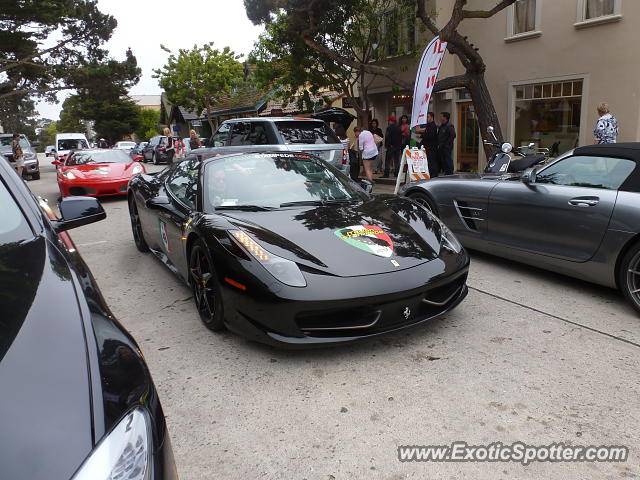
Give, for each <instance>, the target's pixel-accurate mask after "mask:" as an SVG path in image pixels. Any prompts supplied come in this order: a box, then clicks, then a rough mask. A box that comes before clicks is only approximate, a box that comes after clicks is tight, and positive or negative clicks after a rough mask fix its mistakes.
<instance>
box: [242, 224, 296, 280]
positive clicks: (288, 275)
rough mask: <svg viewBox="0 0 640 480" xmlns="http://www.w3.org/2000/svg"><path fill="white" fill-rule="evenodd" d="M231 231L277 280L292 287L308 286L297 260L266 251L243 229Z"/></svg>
mask: <svg viewBox="0 0 640 480" xmlns="http://www.w3.org/2000/svg"><path fill="white" fill-rule="evenodd" d="M230 233H231V235H233V238H235V239H236V240H237V241H238V243H240V245H242V246H243V247H244V248H245V249H246V250H247V251H248V252H249V253H250V254H251V256H252V257H253V258H255V259H256V260H257V261H258V262H260V264H261V265H262V266H263V267H264V268H266V269H267V271H268V272H269V273H270V274H271V275H273V276H274V277H275V278H276V279H277V280H279V281H281V282H282V283H284V284H285V285H289V286H291V287H306V286H307V281H306V280H305V279H304V276H303V275H302V272H301V271H300V269H299V268H298V265H297V264H296V263H295V262H292V261H291V260H287V259H286V258H282V257H278V256H277V255H273V254H272V253H271V252H268V251H266V250H265V249H263V248H262V247H261V246H260V245H259V244H258V243H257V242H256V241H255V240H254V239H253V238H251V237H250V236H249V235H247V234H246V233H244V232H243V231H241V230H232V231H231V232H230Z"/></svg>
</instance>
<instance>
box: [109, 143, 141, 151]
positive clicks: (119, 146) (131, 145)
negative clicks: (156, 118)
mask: <svg viewBox="0 0 640 480" xmlns="http://www.w3.org/2000/svg"><path fill="white" fill-rule="evenodd" d="M135 146H136V142H128V141H127V142H124V141H123V142H116V144H115V146H114V147H113V148H114V149H115V150H132V149H133V148H134V147H135Z"/></svg>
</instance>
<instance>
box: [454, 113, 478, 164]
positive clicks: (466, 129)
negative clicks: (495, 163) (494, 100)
mask: <svg viewBox="0 0 640 480" xmlns="http://www.w3.org/2000/svg"><path fill="white" fill-rule="evenodd" d="M479 137H480V134H479V131H478V118H477V117H476V112H475V108H474V106H473V103H472V102H461V103H458V142H457V144H458V147H457V148H458V151H457V153H458V170H459V171H462V172H471V171H474V170H478V143H479V141H480V138H479Z"/></svg>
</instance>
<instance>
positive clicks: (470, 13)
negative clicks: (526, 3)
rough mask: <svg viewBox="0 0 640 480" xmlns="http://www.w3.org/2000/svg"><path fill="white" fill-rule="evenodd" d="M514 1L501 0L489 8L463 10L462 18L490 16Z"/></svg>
mask: <svg viewBox="0 0 640 480" xmlns="http://www.w3.org/2000/svg"><path fill="white" fill-rule="evenodd" d="M515 2H516V0H502V1H501V2H499V3H498V4H497V5H496V6H495V7H493V8H492V9H491V10H463V11H462V16H463V18H491V17H493V16H494V15H495V14H496V13H498V12H501V11H502V10H504V9H505V8H507V7H508V6H509V5H513V4H514V3H515Z"/></svg>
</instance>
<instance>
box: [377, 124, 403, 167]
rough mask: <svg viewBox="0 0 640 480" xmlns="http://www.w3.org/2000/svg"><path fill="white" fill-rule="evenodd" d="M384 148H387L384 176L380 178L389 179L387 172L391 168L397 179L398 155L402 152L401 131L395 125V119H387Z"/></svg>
mask: <svg viewBox="0 0 640 480" xmlns="http://www.w3.org/2000/svg"><path fill="white" fill-rule="evenodd" d="M384 146H385V147H386V148H387V155H386V157H385V161H384V175H383V176H382V178H389V172H390V170H391V167H392V166H393V174H394V175H395V176H396V177H397V176H398V171H399V170H400V154H401V152H402V130H400V127H399V126H398V124H397V123H396V117H394V116H393V115H392V116H390V117H389V126H388V127H387V133H386V134H385V136H384Z"/></svg>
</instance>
